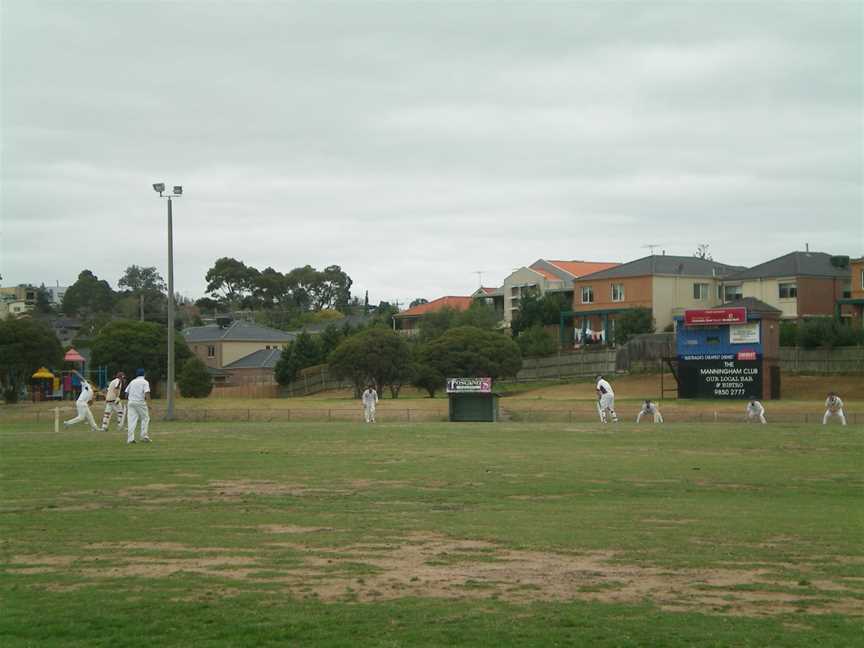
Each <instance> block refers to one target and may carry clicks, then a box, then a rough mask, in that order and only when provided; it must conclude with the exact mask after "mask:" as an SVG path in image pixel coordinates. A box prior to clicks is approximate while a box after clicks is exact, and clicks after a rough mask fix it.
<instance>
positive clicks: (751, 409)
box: [747, 398, 768, 423]
mask: <svg viewBox="0 0 864 648" xmlns="http://www.w3.org/2000/svg"><path fill="white" fill-rule="evenodd" d="M754 419H758V420H759V422H760V423H767V422H768V421H766V420H765V408H764V407H762V403H760V402H759V401H758V400H756V399H755V398H751V399H750V402H749V403H747V420H748V421H752V420H754Z"/></svg>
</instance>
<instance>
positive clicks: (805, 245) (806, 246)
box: [804, 243, 810, 252]
mask: <svg viewBox="0 0 864 648" xmlns="http://www.w3.org/2000/svg"><path fill="white" fill-rule="evenodd" d="M804 251H805V252H809V251H810V244H809V243H805V244H804Z"/></svg>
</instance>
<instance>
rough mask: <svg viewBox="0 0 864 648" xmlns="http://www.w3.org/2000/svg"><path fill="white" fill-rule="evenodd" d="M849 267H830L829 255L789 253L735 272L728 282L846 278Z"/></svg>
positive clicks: (823, 253)
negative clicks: (796, 278)
mask: <svg viewBox="0 0 864 648" xmlns="http://www.w3.org/2000/svg"><path fill="white" fill-rule="evenodd" d="M849 272H850V271H849V267H848V266H847V267H845V268H838V267H836V266H833V265H831V255H830V254H827V253H825V252H790V253H789V254H784V255H783V256H781V257H777V258H776V259H771V260H770V261H766V262H765V263H760V264H759V265H755V266H753V267H752V268H747V269H746V270H742V271H741V272H736V273H735V274H733V275H732V276H730V277H727V279H728V280H730V281H735V280H738V279H764V278H768V277H848V276H849Z"/></svg>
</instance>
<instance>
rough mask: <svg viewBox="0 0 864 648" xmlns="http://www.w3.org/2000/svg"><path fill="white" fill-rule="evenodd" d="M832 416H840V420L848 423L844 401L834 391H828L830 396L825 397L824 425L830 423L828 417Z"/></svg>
mask: <svg viewBox="0 0 864 648" xmlns="http://www.w3.org/2000/svg"><path fill="white" fill-rule="evenodd" d="M832 416H839V417H840V422H841V423H842V424H843V425H846V412H844V411H843V401H842V400H840V397H839V396H838V395H837V394H835V393H834V392H828V398H826V399H825V416H823V417H822V425H828V419H829V418H831V417H832Z"/></svg>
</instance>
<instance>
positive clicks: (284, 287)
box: [252, 267, 291, 308]
mask: <svg viewBox="0 0 864 648" xmlns="http://www.w3.org/2000/svg"><path fill="white" fill-rule="evenodd" d="M252 293H253V294H254V295H255V297H256V298H257V299H258V301H259V302H260V303H261V305H262V306H263V307H264V308H275V307H276V306H284V305H286V304H288V303H290V299H291V288H290V287H289V285H288V279H287V277H286V276H285V275H284V274H282V273H281V272H278V271H277V270H274V269H273V268H271V267H267V268H264V269H263V270H262V271H261V272H260V274H258V276H257V277H256V278H255V285H254V287H253V289H252Z"/></svg>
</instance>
